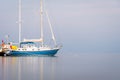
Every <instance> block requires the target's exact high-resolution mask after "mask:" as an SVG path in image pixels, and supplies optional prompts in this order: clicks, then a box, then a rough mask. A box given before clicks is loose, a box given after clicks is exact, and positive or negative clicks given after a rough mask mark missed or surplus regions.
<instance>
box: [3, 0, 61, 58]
mask: <svg viewBox="0 0 120 80" xmlns="http://www.w3.org/2000/svg"><path fill="white" fill-rule="evenodd" d="M21 11H22V10H21V0H19V20H18V25H19V46H13V45H12V44H10V43H9V45H10V46H9V47H7V48H6V50H4V51H3V52H4V54H5V55H12V56H18V55H23V56H24V55H48V56H54V55H55V54H56V53H57V52H58V51H59V49H60V48H61V46H57V43H56V39H55V35H54V32H53V29H52V26H51V23H50V20H49V17H48V14H47V13H46V16H47V17H48V23H49V24H50V31H51V35H52V40H53V42H54V47H50V46H49V45H45V43H44V33H43V0H41V1H40V16H41V18H40V23H41V26H40V29H41V31H40V32H41V37H40V38H39V39H24V40H23V41H21V27H22V18H21V16H22V15H21V14H22V13H21ZM36 42H39V43H41V44H40V46H36V45H35V43H36ZM7 45H8V44H7Z"/></svg>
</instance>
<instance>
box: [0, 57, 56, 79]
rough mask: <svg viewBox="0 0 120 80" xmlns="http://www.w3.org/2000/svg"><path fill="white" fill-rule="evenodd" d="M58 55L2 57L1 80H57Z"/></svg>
mask: <svg viewBox="0 0 120 80" xmlns="http://www.w3.org/2000/svg"><path fill="white" fill-rule="evenodd" d="M56 60H57V57H0V71H1V72H0V78H2V79H1V80H55V72H56V70H55V67H56Z"/></svg>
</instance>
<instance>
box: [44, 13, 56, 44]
mask: <svg viewBox="0 0 120 80" xmlns="http://www.w3.org/2000/svg"><path fill="white" fill-rule="evenodd" d="M46 15H47V19H48V23H49V27H50V31H51V34H52V39H53V41H54V44H55V45H57V43H56V39H55V34H54V32H53V29H52V24H51V22H50V18H49V16H48V13H47V11H46Z"/></svg>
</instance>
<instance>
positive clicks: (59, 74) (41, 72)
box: [0, 53, 120, 80]
mask: <svg viewBox="0 0 120 80" xmlns="http://www.w3.org/2000/svg"><path fill="white" fill-rule="evenodd" d="M0 80H120V54H118V53H58V54H57V55H56V56H55V57H42V56H25V57H24V56H23V57H2V56H1V57H0Z"/></svg>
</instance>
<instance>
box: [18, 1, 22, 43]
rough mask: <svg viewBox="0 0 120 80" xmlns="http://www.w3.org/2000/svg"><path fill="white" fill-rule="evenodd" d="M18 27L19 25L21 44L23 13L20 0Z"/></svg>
mask: <svg viewBox="0 0 120 80" xmlns="http://www.w3.org/2000/svg"><path fill="white" fill-rule="evenodd" d="M18 16H19V19H18V25H19V43H20V42H21V27H22V13H21V0H19V13H18Z"/></svg>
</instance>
